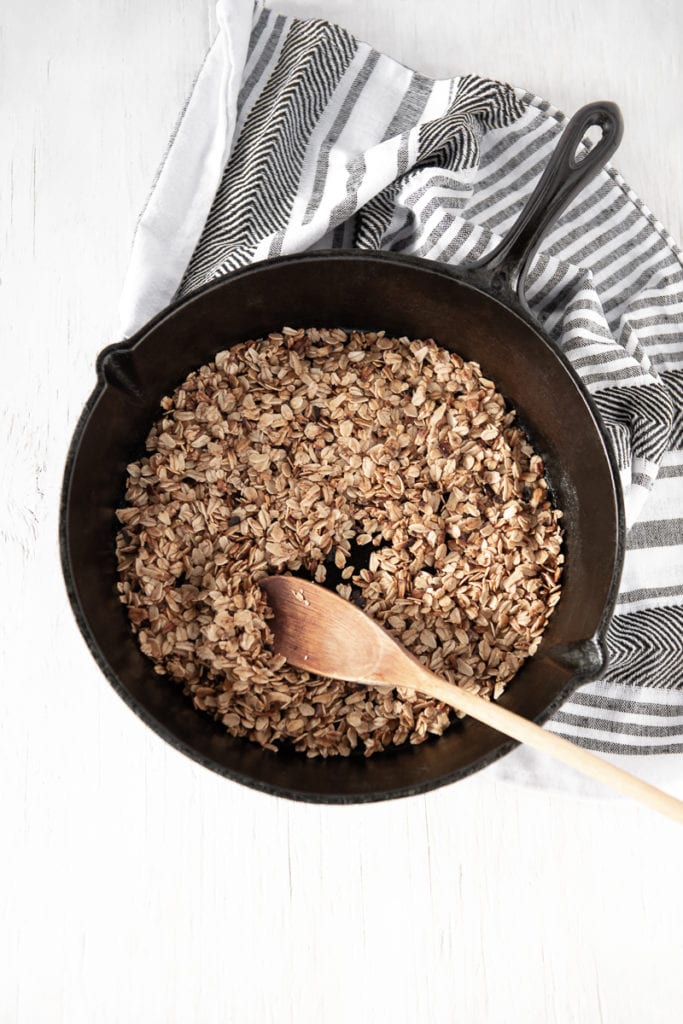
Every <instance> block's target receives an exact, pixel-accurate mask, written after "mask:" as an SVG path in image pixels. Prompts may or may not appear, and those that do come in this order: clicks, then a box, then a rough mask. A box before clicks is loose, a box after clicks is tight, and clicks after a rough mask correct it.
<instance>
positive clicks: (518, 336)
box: [60, 103, 624, 803]
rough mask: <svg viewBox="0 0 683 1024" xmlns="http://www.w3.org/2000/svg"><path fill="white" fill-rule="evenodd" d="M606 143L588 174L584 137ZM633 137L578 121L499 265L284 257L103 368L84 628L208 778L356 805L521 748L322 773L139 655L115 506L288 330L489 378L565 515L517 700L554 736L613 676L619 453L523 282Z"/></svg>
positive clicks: (78, 450)
mask: <svg viewBox="0 0 683 1024" xmlns="http://www.w3.org/2000/svg"><path fill="white" fill-rule="evenodd" d="M592 125H598V126H599V127H600V128H601V130H602V137H601V139H600V141H599V142H597V143H596V145H595V146H594V147H593V148H592V149H590V150H589V151H588V153H587V154H586V155H585V156H583V158H582V159H580V160H578V161H577V159H576V153H577V147H578V146H579V143H580V142H581V140H582V138H583V136H584V134H585V132H586V131H587V129H588V128H589V127H590V126H592ZM621 134H622V122H621V116H620V113H619V110H618V108H617V107H616V106H615V105H614V104H612V103H595V104H591V105H589V106H586V107H584V108H583V109H582V110H580V111H579V112H578V113H577V114H576V115H575V116H574V118H572V120H571V121H570V122H569V124H568V125H567V127H566V128H565V131H564V133H563V134H562V136H561V138H560V141H559V143H558V146H557V148H556V149H555V152H554V154H553V156H552V158H551V160H550V162H549V164H548V167H547V168H546V171H545V173H544V175H543V177H542V179H541V181H540V182H539V184H538V186H537V188H536V190H535V192H534V193H533V195H532V197H531V199H530V200H529V202H528V204H527V206H526V208H525V210H524V211H523V213H522V215H521V216H520V218H519V220H518V221H517V223H516V224H515V225H514V227H513V229H512V231H511V232H510V234H509V236H508V237H507V238H506V239H505V240H504V241H503V242H502V243H501V245H500V246H499V247H498V248H497V249H496V250H495V251H494V252H493V253H492V254H491V255H490V256H488V257H487V258H485V259H483V260H482V261H480V262H479V263H477V264H474V265H470V266H469V267H461V268H454V267H449V266H443V265H440V264H438V263H434V262H431V261H426V260H420V259H416V258H411V257H405V256H404V257H400V256H394V255H391V254H388V253H383V252H361V251H352V252H347V251H344V252H340V251H332V252H314V253H308V254H303V255H298V256H292V257H285V258H281V259H275V260H268V261H265V262H263V263H259V264H256V265H254V266H250V267H247V268H245V269H243V270H240V271H237V272H235V273H232V274H230V275H229V276H227V277H224V278H221V279H220V280H218V281H216V282H215V283H212V284H210V285H208V286H207V287H205V288H202V289H200V290H198V291H196V292H195V293H194V294H192V295H189V296H188V297H187V298H184V299H182V300H181V301H179V302H177V303H175V304H174V305H172V306H170V307H169V308H168V309H165V310H164V311H163V312H162V313H160V314H159V316H157V317H155V319H154V320H152V321H151V322H150V323H149V324H147V325H146V326H145V327H143V328H142V330H140V331H139V332H138V333H137V334H136V335H135V337H134V338H132V339H130V340H128V341H125V342H122V343H121V344H117V345H111V346H109V347H108V348H106V349H105V350H104V351H103V352H102V353H101V354H100V356H99V359H98V362H97V386H96V388H95V390H94V392H93V394H92V395H91V397H90V399H89V401H88V403H87V405H86V408H85V409H84V411H83V414H82V416H81V418H80V421H79V423H78V426H77V428H76V431H75V434H74V437H73V440H72V443H71V448H70V451H69V455H68V460H67V465H66V471H65V477H64V486H63V492H62V504H61V526H60V542H61V556H62V565H63V571H64V576H65V580H66V586H67V590H68V593H69V597H70V600H71V604H72V606H73V610H74V614H75V616H76V620H77V622H78V625H79V626H80V629H81V632H82V633H83V636H84V637H85V640H86V643H87V644H88V646H89V648H90V650H91V651H92V654H93V656H94V658H95V660H96V661H97V663H98V665H99V666H100V668H101V669H102V671H103V672H104V674H105V675H106V676H107V678H108V679H109V681H110V682H111V684H112V686H113V687H114V688H115V690H116V691H117V693H118V694H119V695H120V696H121V697H122V698H123V699H124V700H125V701H126V703H127V704H128V705H129V706H130V707H131V708H133V710H134V711H135V712H136V713H137V714H138V715H139V716H140V717H141V718H142V719H143V721H145V722H146V723H147V724H148V725H150V726H151V727H152V728H153V729H154V730H155V731H156V732H157V733H159V735H160V736H162V737H163V738H164V739H166V740H167V741H168V742H169V743H171V744H173V746H175V747H176V748H177V749H179V750H181V751H183V753H185V754H188V755H189V756H190V757H193V758H194V759H195V760H196V761H199V763H200V764H203V765H205V766H206V767H208V768H212V769H213V770H214V771H217V772H219V773H220V774H222V775H225V776H227V777H228V778H230V779H234V780H235V781H238V782H242V783H245V784H247V785H249V786H253V787H254V788H256V789H260V790H263V791H265V792H268V793H273V794H278V795H281V796H287V797H292V798H296V799H300V800H310V801H319V802H329V803H352V802H360V801H369V800H382V799H388V798H390V797H397V796H404V795H408V794H413V793H420V792H424V791H426V790H429V789H432V788H434V787H436V786H441V785H444V784H445V783H447V782H452V781H454V780H456V779H460V778H462V777H463V776H465V775H468V774H469V773H471V772H474V771H476V770H478V769H480V768H482V767H484V766H485V765H487V764H489V763H490V762H492V761H494V760H495V759H496V758H498V757H500V756H501V755H502V754H505V753H506V752H507V751H509V750H510V749H511V748H512V747H513V746H515V744H514V743H513V742H512V741H508V740H505V739H504V738H503V737H501V735H500V734H499V733H497V732H494V731H493V730H491V729H489V728H488V727H487V726H485V725H481V724H480V723H479V722H475V721H472V720H469V719H466V720H465V721H464V722H463V723H462V724H461V725H459V726H458V727H455V728H453V729H452V730H450V731H449V732H448V733H447V734H446V735H444V736H443V737H440V738H439V739H438V740H433V741H428V742H426V743H424V744H423V745H421V746H418V747H407V748H402V749H399V750H394V751H387V752H384V753H382V754H381V755H378V756H375V757H372V758H369V759H367V760H366V759H364V758H362V757H351V758H341V757H339V758H330V759H329V760H327V761H322V760H320V759H314V760H308V759H306V758H305V757H304V756H303V755H299V754H285V753H279V754H272V753H269V752H267V751H263V750H261V749H260V748H259V747H258V746H256V745H254V744H252V743H250V742H248V741H247V740H238V739H234V738H232V737H230V736H229V735H228V734H227V733H226V732H225V729H224V728H223V727H222V726H221V725H219V724H216V723H214V722H213V721H212V720H211V719H210V718H209V717H208V716H207V715H205V714H202V713H199V712H197V711H195V710H194V709H193V708H192V706H191V703H190V701H189V699H188V698H187V697H185V696H183V694H182V692H181V689H180V688H179V687H178V686H175V685H173V684H172V683H171V682H169V680H167V679H164V678H160V677H159V676H158V675H156V674H155V673H154V672H153V671H152V668H151V664H150V662H149V661H148V660H147V659H146V658H145V657H144V656H143V655H142V654H141V652H140V650H139V649H138V646H137V643H136V641H135V639H134V637H133V635H132V633H131V631H130V628H129V625H128V619H127V616H126V612H125V610H124V608H123V606H122V605H121V604H120V603H119V601H118V598H117V593H116V580H117V576H116V560H115V555H114V538H115V533H116V529H117V522H116V519H115V516H114V510H115V508H116V507H117V506H118V505H119V504H120V503H121V501H122V497H123V493H124V483H125V475H126V465H127V464H128V463H129V462H131V460H133V459H134V458H136V457H137V456H139V455H140V454H141V453H142V451H143V450H144V447H143V446H144V439H145V437H146V435H147V433H148V431H149V428H150V425H151V423H152V421H153V420H154V419H155V418H156V417H157V415H158V413H159V401H160V399H161V398H162V396H163V395H166V394H169V393H170V392H171V391H172V390H173V389H174V387H176V386H177V384H178V383H180V381H182V380H183V379H184V377H185V376H186V375H187V373H188V372H189V371H190V370H192V369H193V368H195V367H197V366H199V365H201V364H202V363H206V362H208V361H209V360H210V359H211V358H212V357H213V356H214V354H215V353H216V352H217V351H219V350H221V349H224V348H226V347H227V346H229V345H231V344H233V343H235V342H238V341H242V340H244V339H247V338H254V337H259V336H262V335H264V334H266V333H267V332H268V331H270V330H273V329H277V328H279V327H280V326H282V325H283V324H290V325H296V326H299V325H303V326H309V325H316V326H328V327H336V326H344V327H347V328H349V327H357V328H360V329H365V330H370V329H373V328H374V329H376V330H379V329H381V328H384V329H385V330H386V331H388V332H389V333H391V334H397V335H407V336H408V337H412V338H416V337H418V338H427V337H433V338H435V339H437V341H438V342H439V343H440V344H441V345H444V346H446V347H447V348H452V349H454V350H456V351H457V352H459V353H460V354H461V355H462V356H463V357H464V358H465V359H475V360H477V361H478V362H480V363H481V365H482V367H483V369H484V372H485V374H486V376H488V377H491V378H492V379H493V380H494V381H496V383H497V385H498V387H499V388H500V390H501V391H502V392H503V394H504V395H505V396H506V398H508V399H509V400H510V401H511V402H512V404H513V405H514V406H515V408H516V409H517V410H518V412H519V415H520V418H521V421H522V422H523V423H524V424H525V425H526V426H527V428H528V430H529V432H530V434H531V436H532V439H533V442H534V444H535V446H536V449H537V451H539V452H540V453H541V455H542V457H543V459H544V462H545V465H546V468H547V474H548V479H549V483H550V486H551V488H552V491H553V492H554V495H555V498H556V501H557V503H558V505H559V507H561V508H562V510H563V511H564V519H563V524H564V529H565V554H566V567H565V573H564V582H563V590H562V598H561V600H560V603H559V605H558V607H557V609H556V612H555V615H554V616H553V618H552V619H551V621H550V625H549V627H548V629H547V631H546V634H545V636H544V638H543V643H542V645H541V647H540V649H539V651H538V653H537V654H536V655H535V656H534V657H533V658H531V659H529V660H528V661H527V662H526V663H525V664H524V666H523V667H522V669H521V670H520V672H519V673H518V675H517V676H516V678H515V679H514V681H513V682H512V683H511V685H510V686H509V688H508V690H507V691H506V692H505V694H504V696H503V697H502V698H501V703H502V704H504V705H505V706H507V707H510V708H512V709H513V710H515V711H517V712H519V713H520V714H522V715H524V716H526V717H527V718H530V719H533V720H535V721H536V722H543V721H545V720H546V719H547V718H548V717H549V716H550V715H551V714H552V712H553V711H554V710H555V709H556V708H557V707H558V706H559V705H560V704H561V702H562V701H563V700H565V699H566V697H567V696H568V695H569V693H570V692H571V691H572V690H573V689H574V687H576V686H577V685H578V684H579V683H581V682H582V681H585V680H586V679H588V678H591V677H595V676H597V675H599V673H600V672H601V670H602V669H603V668H604V666H605V650H604V642H603V637H604V632H605V629H606V626H607V623H608V621H609V618H610V615H611V612H612V608H613V605H614V600H615V597H616V588H617V585H618V580H619V576H620V572H621V564H622V557H623V538H624V527H623V516H622V507H621V498H620V490H619V486H618V477H617V470H616V467H615V463H614V461H613V456H612V454H611V450H610V447H609V444H608V442H607V440H606V439H605V436H604V433H603V430H602V428H601V426H600V421H599V418H598V416H597V413H596V411H595V409H594V408H593V405H592V403H591V400H590V398H589V396H588V395H587V394H586V392H585V391H584V389H583V387H582V385H581V383H580V382H579V380H578V378H577V377H576V375H575V374H574V372H573V371H572V370H571V368H570V367H569V365H568V363H567V362H566V361H565V359H564V357H563V356H562V355H561V354H560V353H559V352H558V350H557V349H556V348H555V347H554V346H553V345H552V344H551V343H550V341H549V340H548V339H547V338H546V337H544V335H543V333H542V332H541V330H540V329H539V327H538V326H537V325H536V324H535V323H534V321H533V320H532V319H531V317H530V315H529V313H528V310H527V307H526V305H525V302H524V295H523V286H524V278H525V274H526V271H527V268H528V266H529V262H530V260H531V257H532V255H533V254H534V251H535V250H536V248H537V246H538V243H539V242H540V240H541V237H542V235H543V233H544V231H545V230H546V229H547V228H548V226H549V225H550V224H552V222H553V221H555V219H556V218H557V217H558V215H559V214H560V212H561V211H562V210H563V209H564V207H565V206H566V205H567V203H568V202H569V201H570V200H571V199H572V198H573V197H574V196H575V195H576V194H577V193H578V192H579V191H580V190H581V188H582V187H583V186H584V185H585V184H586V183H587V181H588V180H589V179H590V178H591V177H592V176H593V175H594V174H595V173H596V172H597V171H598V170H599V169H600V168H601V167H602V166H603V165H604V163H605V162H606V161H607V160H608V159H609V157H610V156H611V155H612V153H613V152H614V151H615V149H616V148H617V146H618V144H619V141H620V138H621Z"/></svg>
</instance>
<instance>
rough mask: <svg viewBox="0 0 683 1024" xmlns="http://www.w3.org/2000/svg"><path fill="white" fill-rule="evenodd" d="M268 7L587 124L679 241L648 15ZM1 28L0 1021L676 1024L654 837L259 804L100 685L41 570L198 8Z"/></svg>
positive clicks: (50, 17) (575, 802)
mask: <svg viewBox="0 0 683 1024" xmlns="http://www.w3.org/2000/svg"><path fill="white" fill-rule="evenodd" d="M279 9H281V10H283V11H285V12H287V13H296V14H300V15H322V16H327V17H330V18H333V19H335V20H338V21H340V22H342V23H343V24H345V25H347V26H348V27H349V28H350V29H351V30H352V31H354V32H355V33H356V34H357V35H358V36H359V37H361V38H364V39H367V40H368V41H370V42H371V43H373V44H375V45H377V46H379V47H381V48H382V49H384V50H385V51H387V52H390V53H392V54H394V55H395V56H396V57H397V58H399V59H400V60H402V61H404V62H405V63H408V64H411V65H413V66H416V67H418V68H419V69H420V70H422V71H423V72H426V73H431V74H436V75H444V76H445V75H450V74H457V73H460V72H467V71H474V72H478V73H481V74H491V75H493V76H497V77H501V78H506V79H508V80H510V81H512V82H513V83H515V84H518V85H523V86H525V87H527V88H529V89H530V90H533V91H536V92H538V93H540V94H541V95H544V96H546V98H548V99H550V100H551V101H553V102H554V103H556V104H557V105H558V106H561V107H562V108H564V109H565V110H566V111H570V110H571V109H573V108H574V107H576V106H578V105H579V104H580V103H582V102H584V101H587V100H589V99H596V98H613V99H616V100H617V101H618V102H619V103H620V104H621V106H622V108H623V111H624V114H625V118H626V124H627V129H626V137H625V140H624V144H623V146H622V150H621V153H620V155H619V159H618V161H617V163H618V166H619V168H620V169H621V170H622V172H623V173H624V175H625V177H626V179H627V180H628V181H629V182H630V183H631V184H632V185H633V186H634V187H635V188H636V189H637V190H638V192H639V193H640V194H641V195H642V196H643V198H644V199H645V200H646V202H648V204H649V205H650V206H651V207H652V209H653V210H654V211H655V212H656V213H657V215H658V216H659V217H660V218H661V219H662V220H663V221H664V223H665V224H666V225H667V227H669V229H670V230H671V231H672V232H673V233H674V235H676V236H677V237H678V238H679V239H680V238H681V235H682V234H683V232H682V231H681V226H682V224H681V195H682V194H683V165H682V163H681V159H680V158H681V155H682V154H683V129H682V122H681V118H680V113H679V105H680V96H681V93H682V87H683V76H682V74H681V68H680V63H679V56H680V43H681V38H682V34H683V15H682V9H681V6H680V5H679V4H678V3H677V0H630V2H625V0H622V2H621V3H618V2H617V0H594V2H593V3H590V4H588V3H579V2H574V3H563V2H560V0H557V2H550V0H544V2H541V0H536V2H533V0H518V2H516V3H514V4H513V3H506V2H504V0H477V2H476V3H472V2H468V3H465V2H464V0H420V2H419V3H418V2H417V0H286V2H283V3H282V4H280V5H279ZM0 19H1V24H0V119H1V124H0V174H1V176H2V177H1V179H0V278H1V283H0V330H1V336H2V353H3V367H4V374H3V387H2V415H3V434H4V443H3V457H2V462H1V464H2V489H1V491H0V493H1V494H2V517H1V519H0V537H1V539H2V545H3V554H2V558H3V566H4V570H5V587H4V590H3V597H2V614H1V615H0V651H1V653H2V671H3V693H4V701H3V705H4V706H3V712H2V715H0V801H1V807H2V822H3V837H2V840H1V845H0V867H1V869H2V870H1V872H0V1022H2V1024H15V1022H17V1024H19V1022H20V1024H43V1022H50V1024H53V1022H65V1024H66V1022H68V1024H80V1022H87V1024H99V1022H107V1024H109V1022H111V1024H127V1022H137V1021H144V1022H145V1024H156V1022H158V1024H172V1022H182V1024H190V1022H197V1024H214V1022H216V1024H217V1022H221V1024H224V1022H235V1024H251V1022H254V1024H256V1022H258V1024H269V1022H273V1024H275V1022H277V1024H288V1022H296V1024H309V1022H311V1024H313V1022H315V1024H318V1022H330V1024H337V1022H339V1024H341V1022H347V1021H351V1020H362V1021H396V1022H399V1024H402V1022H408V1021H411V1022H414V1021H419V1022H430V1024H431V1022H433V1021H448V1022H458V1024H459V1022H466V1024H515V1022H524V1024H536V1022H538V1024H556V1022H557V1024H592V1022H598V1021H600V1022H603V1024H643V1022H646V1024H668V1022H673V1021H675V1020H679V1019H680V1007H681V1004H682V1002H683V977H682V975H681V970H680V968H681V958H682V954H683V941H682V936H681V920H683V890H682V889H681V885H680V865H681V857H682V855H683V833H682V832H681V830H680V829H679V828H678V827H677V826H675V825H673V824H671V823H669V822H668V821H665V820H664V819H660V818H658V817H656V816H655V815H652V814H648V813H647V812H645V811H643V810H640V809H638V808H636V807H632V806H626V805H625V804H623V803H621V802H618V801H617V802H615V801H611V800H605V801H596V800H579V799H577V798H574V797H568V796H563V795H556V794H550V793H547V792H541V791H535V790H534V791H531V790H525V789H522V788H520V787H516V786H513V785H510V784H502V783H496V782H493V781H491V780H490V779H487V778H486V777H475V778H473V779H470V780H467V781H465V782H462V783H459V784H458V785H456V786H454V787H451V788H450V789H448V790H443V791H439V792H437V793H434V794H431V795H429V796H427V797H424V798H422V797H420V798H414V799H411V800H407V801H402V802H397V803H392V804H385V805H375V806H369V807H354V808H327V807H312V806H306V805H297V804H291V803H288V802H285V801H280V800H275V799H271V798H268V797H265V796H262V795H260V794H257V793H253V792H251V791H249V790H246V789H242V788H240V787H238V786H235V785H231V784H230V783H227V782H225V781H224V780H222V779H220V778H218V777H217V776H214V775H212V774H211V773H209V772H207V771H205V770H203V769H201V768H199V767H197V766H196V765H194V764H193V763H192V762H191V761H189V760H187V759H186V758H184V757H182V756H181V755H179V754H177V753H175V752H174V751H173V750H171V749H170V748H169V747H167V746H166V745H165V744H163V743H162V742H161V740H159V739H157V738H156V736H154V735H153V734H152V733H151V732H150V731H149V730H147V729H146V727H145V726H143V725H142V723H141V722H139V721H138V720H137V719H136V718H135V717H134V716H133V715H132V714H131V712H130V711H128V709H127V708H126V707H124V705H123V704H122V703H121V701H120V700H119V699H118V697H116V696H115V695H114V693H113V692H112V691H111V689H110V688H109V686H108V685H107V684H106V683H105V681H104V679H103V678H102V677H101V676H100V674H99V672H98V670H97V668H96V667H95V665H94V663H93V662H92V660H91V658H90V655H89V654H88V652H87V650H86V649H85V645H84V644H83V642H82V640H81V638H80V635H79V634H78V632H77V630H76V627H75V625H74V623H73V621H72V617H71V613H70V611H69V609H68V607H67V604H66V600H65V596H64V593H63V587H62V583H61V577H60V573H59V567H58V561H57V551H56V527H57V509H56V503H57V498H58V491H59V483H60V476H61V470H62V462H63V457H64V452H65V448H66V445H67V443H68V439H69V436H70V433H71V430H72V428H73V426H74V423H75V421H76V418H77V416H78V413H79V410H80V408H81V405H82V403H83V401H84V399H85V398H86V396H87V394H88V393H89V391H90V390H91V387H92V385H93V381H94V374H93V363H94V358H95V354H96V353H97V351H98V350H99V349H100V348H101V347H102V346H103V345H104V344H105V343H106V342H108V341H112V340H115V339H116V324H117V300H118V294H119V291H120V287H121V282H122V278H123V274H124V269H125V266H126V261H127V257H128V252H129V246H130V241H131V237H132V232H133V228H134V225H135V220H136V217H137V215H138V212H139V210H140V208H141V206H142V204H143V202H144V200H145V197H146V194H147V190H148V187H149V184H150V181H151V179H152V177H153V174H154V171H155V169H156V166H157V164H158V162H159V159H160V157H161V154H162V152H163V150H164V148H165V145H166V140H167V136H168V133H169V131H170V129H171V128H172V126H173V123H174V121H175V118H176V114H177V111H178V109H179V107H180V105H181V103H182V102H183V100H184V98H185V96H186V93H187V91H188V89H189V87H190V85H191V82H192V79H193V76H194V73H195V71H196V68H197V67H198V64H199V62H200V60H201V57H202V55H203V53H204V51H205V49H206V47H207V44H208V42H209V40H210V38H211V35H212V31H213V11H212V7H211V6H207V4H206V3H205V2H200V0H194V2H191V0H146V2H145V3H137V4H136V3H133V2H132V0H117V2H115V3H108V2H106V0H89V2H86V0H65V2H63V3H60V4H43V3H42V2H40V0H5V3H4V4H3V8H2V13H1V14H0Z"/></svg>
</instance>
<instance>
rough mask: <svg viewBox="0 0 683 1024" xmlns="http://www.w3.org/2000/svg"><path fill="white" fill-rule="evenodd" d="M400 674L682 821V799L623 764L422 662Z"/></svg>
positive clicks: (410, 684) (427, 691) (413, 687)
mask: <svg viewBox="0 0 683 1024" xmlns="http://www.w3.org/2000/svg"><path fill="white" fill-rule="evenodd" d="M401 675H402V677H403V678H402V679H401V681H400V682H399V681H397V682H396V683H395V685H398V686H405V687H409V688H410V689H411V690H418V691H419V692H420V693H424V694H426V695H427V696H429V697H435V698H436V699H437V700H440V701H442V702H443V703H444V704H448V705H450V707H452V708H455V709H456V711H463V712H464V713H465V714H466V715H471V717H472V718H476V719H478V721H480V722H483V723H484V724H485V725H489V726H490V727H491V728H492V729H496V730H497V731H498V732H501V733H503V734H504V735H505V736H511V737H512V738H513V739H515V740H519V742H520V743H526V744H527V746H529V747H534V748H535V749H536V750H541V751H543V752H544V753H546V754H550V755H551V757H554V758H556V760H558V761H562V762H563V763H564V764H568V765H569V766H570V768H575V769H576V770H577V771H579V772H583V774H584V775H588V776H589V777H590V778H592V779H597V781H598V782H602V783H604V784H605V785H606V786H609V787H611V788H612V789H614V790H616V791H617V792H618V793H621V794H623V796H626V797H630V798H631V799H632V800H636V801H639V802H640V803H641V804H645V805H646V806H647V807H651V808H653V809H654V810H656V811H659V812H660V814H665V815H667V816H668V817H669V818H673V820H674V821H678V822H679V823H681V824H683V801H681V800H678V799H677V798H676V797H674V796H670V795H669V794H668V793H663V792H662V790H661V789H657V788H656V787H655V786H651V785H650V784H649V783H647V782H643V781H642V779H639V778H637V777H636V776H635V775H631V774H630V773H629V772H626V771H624V770H623V769H622V768H617V766H616V765H613V764H610V762H609V761H603V759H602V758H600V757H596V755H595V754H591V753H590V751H588V750H585V749H584V748H583V747H577V746H576V745H575V744H574V743H570V741H569V740H566V739H564V738H563V737H562V736H558V735H557V734H556V733H553V732H549V731H548V730H547V729H542V728H541V727H540V726H539V725H536V724H535V722H530V721H529V720H528V719H526V718H522V716H521V715H516V714H515V713H514V712H513V711H508V709H507V708H504V707H501V705H500V704H495V703H492V702H491V701H488V700H484V698H483V697H478V696H477V695H476V694H474V693H468V692H467V690H463V689H462V687H460V686H456V685H455V684H454V683H449V682H446V680H445V679H440V678H439V676H436V675H434V674H433V673H432V672H429V671H428V670H427V669H425V668H423V667H422V666H421V665H417V664H412V665H409V664H407V663H406V664H405V666H403V665H402V666H401Z"/></svg>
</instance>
